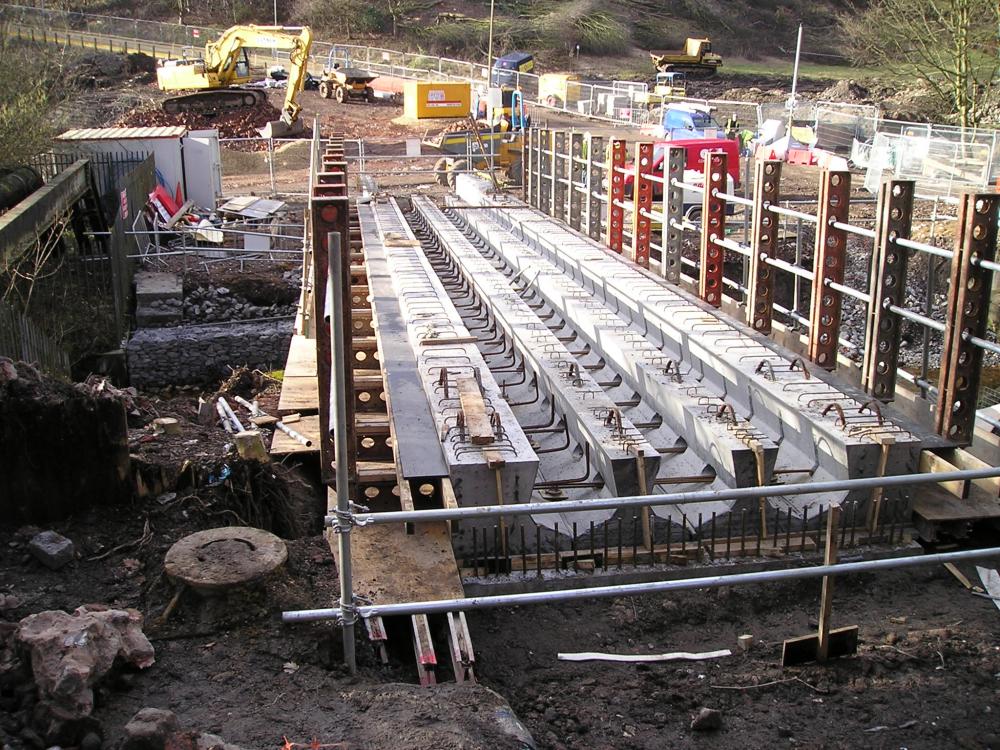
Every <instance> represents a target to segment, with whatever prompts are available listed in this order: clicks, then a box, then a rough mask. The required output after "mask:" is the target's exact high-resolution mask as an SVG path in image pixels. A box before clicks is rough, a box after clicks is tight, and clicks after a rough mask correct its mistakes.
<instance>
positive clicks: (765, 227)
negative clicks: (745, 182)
mask: <svg viewBox="0 0 1000 750" xmlns="http://www.w3.org/2000/svg"><path fill="white" fill-rule="evenodd" d="M754 171H755V174H754V183H753V235H752V238H751V240H750V247H751V251H750V270H749V279H748V281H749V283H748V286H749V287H750V296H749V299H748V300H747V323H749V324H750V327H751V328H753V329H754V330H755V331H757V333H764V334H769V333H771V323H772V321H773V318H774V270H773V269H772V268H771V266H769V265H768V264H767V263H765V262H764V258H765V257H767V258H774V257H776V255H777V247H778V226H779V222H778V216H777V214H775V213H772V212H771V211H768V210H767V206H768V205H772V204H773V205H777V204H778V196H779V194H780V191H779V186H780V184H781V162H780V161H758V162H757V164H756V167H755V168H754Z"/></svg>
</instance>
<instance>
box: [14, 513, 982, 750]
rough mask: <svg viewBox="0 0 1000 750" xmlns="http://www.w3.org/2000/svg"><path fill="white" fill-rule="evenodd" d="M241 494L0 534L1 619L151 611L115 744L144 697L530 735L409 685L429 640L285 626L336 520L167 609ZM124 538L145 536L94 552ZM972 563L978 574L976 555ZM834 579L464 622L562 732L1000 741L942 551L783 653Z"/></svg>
mask: <svg viewBox="0 0 1000 750" xmlns="http://www.w3.org/2000/svg"><path fill="white" fill-rule="evenodd" d="M227 508H230V506H227V505H226V504H225V502H221V501H215V500H213V498H212V496H211V494H208V495H206V494H202V495H201V497H200V498H199V501H197V502H196V501H183V500H174V501H172V502H166V503H161V502H158V501H157V500H150V501H148V502H147V503H145V504H141V505H137V506H136V507H135V508H133V509H131V512H129V513H122V512H121V511H120V510H117V509H113V510H103V511H90V512H87V513H83V514H80V515H79V516H78V517H75V518H73V519H70V520H68V521H66V522H65V523H62V524H59V525H57V526H56V528H57V530H58V531H60V532H61V533H63V534H65V535H66V536H68V537H70V538H72V539H73V540H74V541H75V542H76V544H77V545H78V549H79V550H80V552H81V555H82V556H83V558H84V559H83V560H81V561H80V562H79V563H75V564H73V565H72V566H71V567H70V568H67V569H64V570H62V571H58V572H53V571H49V570H47V569H45V568H43V567H42V566H41V565H39V564H38V563H36V562H35V561H34V560H26V559H25V558H26V557H27V556H26V553H25V549H24V545H25V542H26V538H27V537H28V535H29V534H30V531H31V530H29V529H21V530H18V529H13V528H4V529H2V530H0V590H2V591H3V592H4V594H5V596H6V598H5V600H4V601H5V604H4V608H5V609H4V611H3V613H2V615H3V617H4V619H6V620H8V621H16V620H17V619H18V618H20V617H22V616H25V615H27V614H29V613H31V612H38V611H42V610H46V609H70V610H71V609H73V608H75V607H77V606H79V605H80V604H83V603H90V602H100V603H104V604H108V605H113V606H115V607H126V606H127V607H135V608H137V609H139V610H140V611H142V612H143V613H144V614H145V615H146V622H147V625H146V628H145V629H146V632H147V634H148V635H149V637H150V639H151V640H152V642H153V645H154V647H155V649H156V664H155V666H153V667H152V668H151V669H149V670H147V671H144V672H141V673H135V674H132V673H127V674H122V675H119V676H118V677H117V678H115V679H114V680H111V681H110V682H108V683H107V684H106V685H104V686H102V688H101V689H100V690H99V693H98V699H97V709H96V711H95V717H96V718H97V719H98V721H100V722H101V725H102V726H103V727H104V729H105V742H106V745H105V746H106V747H112V746H114V744H113V743H114V742H116V741H117V740H118V739H119V738H120V736H121V730H122V727H123V725H124V724H125V723H126V722H127V721H128V720H129V719H130V718H131V717H132V716H133V715H134V714H135V712H136V711H138V710H139V709H140V708H143V707H144V706H156V707H161V708H167V709H170V710H172V711H174V712H175V713H177V715H178V716H179V717H180V719H181V724H182V726H183V727H185V728H188V729H198V730H202V731H209V732H212V733H214V734H218V735H220V736H223V737H225V738H226V739H227V740H228V741H229V742H232V743H235V744H237V745H240V746H242V747H246V748H265V747H278V746H279V745H280V743H281V738H282V737H283V736H285V737H288V738H289V739H291V740H293V741H304V742H306V741H309V740H311V739H312V738H316V739H318V740H319V741H320V742H322V743H334V742H339V741H344V742H345V744H344V745H342V747H344V748H351V749H353V748H376V747H378V748H410V749H412V750H445V749H449V748H454V749H455V750H457V749H458V748H484V749H485V748H501V747H504V748H506V747H511V748H514V747H517V745H516V744H513V743H512V742H511V741H510V739H509V738H507V739H506V740H503V739H498V738H496V737H494V738H491V737H489V735H488V731H487V728H486V727H485V726H484V721H483V716H482V715H481V713H480V711H481V710H482V709H483V707H484V706H487V705H488V704H489V702H490V701H491V700H493V699H492V698H491V696H490V695H489V694H488V693H487V692H486V691H483V690H481V689H473V688H468V687H462V686H443V687H439V688H435V689H434V690H427V689H421V688H419V687H418V686H416V685H414V684H412V683H414V682H415V674H411V672H413V667H412V656H410V657H409V658H406V659H403V658H400V657H398V656H394V658H393V659H392V660H391V664H390V666H388V667H383V666H381V665H380V664H378V663H377V661H376V659H375V658H374V655H373V652H372V650H371V649H370V648H368V645H367V643H366V642H359V644H358V646H359V651H358V653H359V658H360V664H361V668H360V673H359V674H358V675H357V676H356V677H350V676H349V675H348V674H347V673H346V670H345V669H344V667H343V664H342V662H341V659H340V643H339V629H337V628H336V627H335V626H334V625H332V624H313V625H308V626H305V625H297V626H287V625H282V624H281V622H280V611H281V610H283V609H301V608H308V607H314V606H322V605H324V604H326V603H329V602H331V601H333V600H335V598H336V596H337V586H338V581H337V576H336V570H335V568H334V564H333V558H332V556H331V555H330V551H329V547H328V545H327V542H326V540H325V539H324V538H323V537H322V536H320V535H312V536H308V537H305V538H301V539H296V540H292V541H290V542H289V543H288V549H289V559H288V564H287V568H286V570H285V572H284V573H283V574H281V575H280V576H279V577H278V578H276V579H274V580H272V581H271V582H270V583H269V584H268V585H267V587H266V589H265V591H264V592H262V593H260V594H258V595H256V596H252V597H246V596H243V597H239V598H234V599H233V600H231V601H224V602H219V603H216V604H214V605H212V606H206V605H205V604H204V603H201V602H199V600H198V599H197V597H195V596H194V595H190V594H189V595H187V596H186V597H185V598H184V599H183V600H182V601H181V603H180V605H179V606H178V607H177V609H176V611H175V612H174V613H173V614H172V615H171V616H170V617H169V619H168V620H167V621H166V622H165V623H159V622H158V618H159V617H160V615H161V614H162V612H163V610H164V609H165V608H166V607H167V605H168V602H169V601H170V599H171V597H172V595H173V590H172V588H171V587H170V586H169V585H168V584H167V583H166V581H165V579H164V577H163V569H162V561H163V556H164V554H165V552H166V550H167V549H168V548H169V546H170V545H171V544H172V543H173V542H174V541H176V540H177V539H178V538H180V537H182V536H184V535H185V534H187V533H190V532H192V531H195V530H197V529H200V528H209V527H212V526H215V525H218V524H219V523H221V522H223V521H220V520H217V519H218V517H219V516H222V517H224V516H226V515H227V514H228V513H231V512H233V511H231V510H227ZM147 522H148V524H149V531H148V532H145V531H144V527H145V525H146V523H147ZM225 522H229V521H225ZM141 540H145V541H141ZM127 542H135V544H133V545H131V546H127V547H126V548H125V549H122V550H121V551H119V552H115V553H113V554H109V555H106V556H105V557H103V558H102V559H97V560H90V559H88V558H92V557H95V556H98V555H101V554H102V553H107V552H108V551H109V550H112V549H114V548H115V547H118V546H119V545H122V544H125V543H127ZM965 572H966V573H967V574H969V575H970V577H972V578H975V571H974V570H973V569H971V567H970V568H967V569H966V571H965ZM818 597H819V582H818V581H817V582H807V583H799V584H791V585H768V586H757V587H752V588H733V589H721V590H716V591H708V592H706V591H691V592H685V593H683V594H677V595H670V596H655V597H654V596H649V597H636V598H623V599H614V600H606V601H597V602H593V603H581V604H573V605H555V606H546V607H531V608H521V609H502V610H488V611H483V612H476V613H471V614H470V616H469V626H470V630H471V632H472V633H473V638H474V645H475V650H476V658H477V665H476V671H477V673H478V677H479V681H480V684H481V685H482V686H485V687H488V688H491V689H493V690H495V691H497V692H498V693H499V694H500V695H501V696H503V697H504V698H505V699H506V700H507V701H509V702H510V705H511V706H512V707H513V709H514V711H515V712H516V714H517V715H518V717H519V718H520V719H521V720H522V722H523V723H524V724H525V725H526V726H527V727H528V729H529V730H530V731H531V732H532V734H533V736H534V738H535V741H536V743H537V746H538V747H539V748H544V749H547V750H548V749H551V750H556V749H558V748H580V749H581V750H582V749H584V748H588V749H590V748H650V749H652V748H663V747H672V748H687V747H716V748H734V749H736V748H741V749H742V748H748V747H786V746H787V747H803V748H829V749H833V748H859V747H865V748H898V747H906V748H910V749H911V750H915V749H917V748H928V749H930V748H942V747H961V748H990V747H997V746H998V743H1000V712H998V711H997V708H996V706H997V699H998V696H1000V650H998V648H997V646H996V634H997V632H998V623H1000V612H998V611H997V609H996V607H995V606H994V604H993V603H992V602H990V601H988V600H986V599H982V598H978V597H973V596H971V595H969V594H968V593H967V592H966V591H965V590H964V589H963V588H962V587H961V586H960V585H959V584H958V583H957V582H956V581H955V579H954V578H952V577H951V575H950V574H948V573H947V572H946V571H945V570H944V569H943V568H934V569H924V570H917V571H911V572H890V573H883V574H879V575H878V576H859V577H853V578H846V579H841V580H840V581H838V584H837V589H836V598H835V602H836V604H835V609H834V612H835V620H834V623H835V625H838V626H839V625H847V624H858V625H859V626H860V628H861V646H860V649H859V654H858V655H857V656H856V657H852V658H848V659H841V660H837V661H835V662H833V663H831V664H829V665H826V666H816V665H813V666H807V667H801V668H793V669H782V668H781V667H780V651H781V641H782V640H783V639H784V638H788V637H792V636H796V635H801V634H803V633H806V632H808V631H809V630H810V629H814V628H815V621H814V617H815V615H816V612H817V607H818ZM743 633H749V634H752V635H753V636H754V638H755V641H756V645H755V647H754V648H753V649H752V650H751V652H750V653H749V654H742V653H740V652H739V651H738V650H737V648H736V638H737V636H738V635H740V634H743ZM400 640H401V641H404V642H405V639H400ZM721 648H731V649H732V650H733V651H734V655H733V656H731V657H727V658H722V659H716V660H711V661H705V662H673V663H663V664H643V665H634V664H604V663H597V662H589V663H568V662H563V661H559V660H558V659H557V654H558V653H559V652H563V651H608V652H615V653H634V654H652V653H662V652H668V651H708V650H715V649H721ZM403 683H409V684H403ZM703 706H705V707H710V708H715V709H718V710H720V711H721V712H722V728H721V730H720V731H717V732H710V733H702V732H692V731H691V730H690V729H689V725H690V721H691V717H692V716H693V715H694V714H695V713H697V711H698V709H699V708H701V707H703ZM25 746H30V744H27V743H26V745H25ZM15 747H16V745H15Z"/></svg>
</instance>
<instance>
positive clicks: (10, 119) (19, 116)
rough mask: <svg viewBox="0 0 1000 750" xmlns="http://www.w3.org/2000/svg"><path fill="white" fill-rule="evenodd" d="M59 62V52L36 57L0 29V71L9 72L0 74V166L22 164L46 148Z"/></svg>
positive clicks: (51, 130) (50, 130)
mask: <svg viewBox="0 0 1000 750" xmlns="http://www.w3.org/2000/svg"><path fill="white" fill-rule="evenodd" d="M60 63H61V55H60V54H50V55H48V56H47V57H43V59H42V60H39V59H38V54H37V53H36V52H34V51H33V50H31V49H29V48H27V47H25V46H24V45H22V44H19V43H18V42H16V41H14V40H12V39H11V38H10V36H9V35H8V34H7V29H6V28H0V70H3V71H7V72H10V73H11V74H6V75H2V76H0V166H3V167H5V166H17V165H21V164H25V163H27V161H28V160H29V159H30V158H31V157H32V156H34V155H36V154H38V153H41V152H42V151H44V150H45V149H46V148H48V145H49V141H50V139H51V137H52V136H53V135H54V132H53V128H54V126H53V118H52V108H53V106H54V104H55V103H56V101H58V98H60V97H56V98H55V100H54V98H53V96H52V93H53V90H54V88H55V86H56V83H55V82H56V81H58V80H60V77H61V75H60ZM12 71H17V74H16V75H14V74H12ZM64 93H65V92H63V95H64Z"/></svg>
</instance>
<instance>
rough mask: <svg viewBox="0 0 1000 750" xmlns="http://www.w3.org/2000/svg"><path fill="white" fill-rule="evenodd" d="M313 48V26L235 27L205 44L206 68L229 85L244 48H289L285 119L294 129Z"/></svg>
mask: <svg viewBox="0 0 1000 750" xmlns="http://www.w3.org/2000/svg"><path fill="white" fill-rule="evenodd" d="M311 47H312V29H310V28H309V27H308V26H301V27H285V26H233V27H232V28H230V29H227V30H226V31H224V32H223V33H222V36H220V37H219V38H218V39H217V40H215V41H214V42H209V43H208V44H207V45H205V67H206V69H207V70H212V71H214V72H215V73H216V74H217V75H218V77H219V81H220V83H222V84H223V85H227V86H228V85H230V84H231V83H232V82H233V81H234V79H235V78H236V66H237V63H238V62H239V60H240V56H241V53H242V51H243V50H244V49H261V48H263V49H280V50H288V60H289V64H290V70H289V71H288V82H287V87H286V89H285V103H284V106H283V107H282V110H281V122H282V123H283V124H284V125H285V126H287V128H289V129H290V128H293V127H294V126H295V124H296V122H297V121H298V117H299V112H301V111H302V107H301V106H300V105H299V103H298V95H299V92H300V91H302V88H303V86H304V85H305V80H306V73H307V72H308V70H307V68H308V64H309V50H310V48H311ZM275 130H276V128H275Z"/></svg>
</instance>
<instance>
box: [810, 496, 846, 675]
mask: <svg viewBox="0 0 1000 750" xmlns="http://www.w3.org/2000/svg"><path fill="white" fill-rule="evenodd" d="M842 512H843V509H842V508H841V506H839V505H831V506H830V510H829V512H828V513H827V517H826V552H825V554H824V555H823V564H824V565H833V564H835V563H836V562H837V542H838V540H839V539H840V533H839V529H840V515H841V513H842ZM832 614H833V578H832V577H831V576H823V591H822V593H821V594H820V598H819V640H818V641H817V644H816V661H826V659H827V656H828V655H829V652H830V617H831V615H832Z"/></svg>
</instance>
